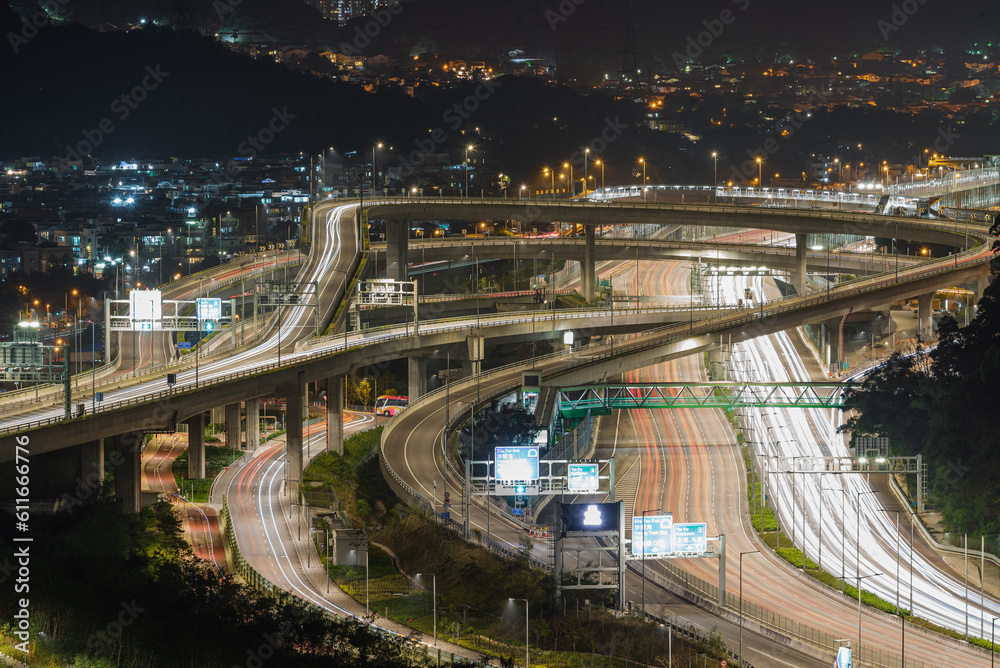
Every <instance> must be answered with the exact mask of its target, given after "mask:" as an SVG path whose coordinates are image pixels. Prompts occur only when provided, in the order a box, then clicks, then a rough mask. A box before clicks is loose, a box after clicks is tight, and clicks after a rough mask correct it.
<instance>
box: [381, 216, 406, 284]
mask: <svg viewBox="0 0 1000 668" xmlns="http://www.w3.org/2000/svg"><path fill="white" fill-rule="evenodd" d="M409 234H410V226H409V224H408V222H407V221H405V220H387V221H385V248H386V254H387V257H386V265H385V275H386V276H387V277H388V278H391V279H393V280H395V281H405V280H406V279H407V271H406V264H407V259H406V247H407V241H409V239H408V237H409Z"/></svg>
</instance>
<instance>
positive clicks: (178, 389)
mask: <svg viewBox="0 0 1000 668" xmlns="http://www.w3.org/2000/svg"><path fill="white" fill-rule="evenodd" d="M390 206H398V207H402V209H403V210H404V211H411V210H414V208H421V209H422V208H424V207H428V206H429V207H431V214H432V215H437V214H439V213H440V212H447V211H449V209H448V205H446V204H442V203H439V202H435V203H433V205H429V204H427V203H426V202H415V203H405V202H404V203H400V204H396V205H387V204H379V205H376V206H375V207H373V208H376V209H382V210H387V208H388V207H390ZM438 207H441V208H438ZM455 207H456V209H455V211H452V212H451V213H449V214H448V215H447V217H448V218H455V217H458V215H459V214H461V215H477V214H478V213H482V212H484V211H493V212H494V213H496V212H506V213H508V214H509V213H517V212H516V211H513V210H512V209H510V208H509V207H510V205H509V204H507V203H502V202H497V203H480V204H476V205H470V204H468V203H460V204H456V205H455ZM470 207H471V208H470ZM606 208H607V207H604V206H600V207H595V206H592V205H564V204H560V205H556V206H555V207H554V208H552V209H549V210H548V213H551V214H558V215H560V216H565V215H568V214H569V213H572V212H573V211H571V210H576V214H578V215H580V216H581V217H582V218H584V219H585V220H588V221H593V222H589V223H587V224H591V225H593V224H597V221H599V220H601V216H599V215H598V214H599V213H600V212H599V211H598V209H601V210H605V209H606ZM711 209H713V210H708V211H704V212H703V211H698V210H695V211H687V210H682V211H680V212H678V213H679V215H681V216H683V217H688V216H691V217H693V218H695V219H697V220H698V222H697V223H696V224H702V225H703V224H706V223H705V221H704V220H703V219H704V218H705V217H706V216H707V217H709V218H710V219H712V220H719V221H721V223H720V224H724V225H725V226H726V227H733V226H734V221H733V219H732V216H733V215H738V214H740V213H742V212H738V211H735V210H733V209H731V208H722V207H719V208H718V210H714V209H715V208H714V207H713V208H711ZM334 213H336V215H334ZM640 213H641V214H642V215H649V216H650V217H651V219H653V218H654V217H653V215H652V214H653V213H656V214H658V215H662V213H663V212H648V211H646V210H645V209H644V208H641V207H640ZM667 213H675V212H673V211H672V209H671V210H669V211H667ZM622 215H624V214H622ZM315 217H316V218H321V217H322V218H324V219H325V220H327V223H326V224H325V225H324V226H320V225H317V224H314V225H312V226H311V231H312V234H313V239H314V243H313V251H312V252H313V257H311V258H310V260H311V261H312V260H313V259H314V258H315V257H317V256H323V255H324V254H325V253H327V252H328V249H329V248H330V247H331V246H334V245H336V244H337V243H341V244H343V243H344V239H345V238H347V237H348V236H349V235H350V234H353V233H354V232H356V231H357V229H358V228H357V225H356V222H355V220H354V215H353V211H352V210H350V208H349V207H344V206H342V205H341V206H337V205H333V204H327V205H323V206H321V207H320V210H319V211H317V212H316V214H315ZM773 219H774V220H775V221H776V224H780V225H782V226H783V227H786V228H789V229H796V228H795V226H794V224H793V223H794V222H795V221H798V222H799V223H801V224H802V225H803V226H804V227H806V228H809V229H824V227H825V228H826V229H827V230H829V229H830V228H839V229H841V230H843V229H850V230H856V229H868V228H864V227H862V226H863V225H871V226H872V227H871V229H883V230H884V229H886V228H885V227H884V225H885V224H886V223H885V222H884V220H878V221H874V222H872V221H869V220H867V219H861V220H854V219H853V218H852V219H851V220H847V221H843V220H836V219H832V218H830V217H828V216H822V217H816V218H813V217H810V216H805V217H803V216H796V217H795V218H794V219H793V218H791V217H788V216H782V215H779V216H775V217H773ZM766 220H768V221H770V220H772V218H771V217H768V218H767V219H766ZM605 222H606V221H605ZM764 223H765V218H763V217H761V218H758V217H751V218H750V222H749V223H744V222H743V221H742V220H741V221H740V222H739V223H737V224H739V225H744V224H751V225H757V224H764ZM768 224H770V223H768ZM888 224H889V225H890V226H892V225H894V224H898V225H899V226H900V228H901V229H906V230H911V231H912V233H913V234H914V235H915V236H919V237H921V238H923V239H925V240H933V241H934V242H936V243H944V242H951V243H952V244H953V245H955V244H957V243H958V239H959V238H961V239H962V240H963V242H964V237H961V235H957V234H956V233H955V232H954V231H953V230H951V229H947V228H943V227H941V226H940V224H939V223H937V222H935V221H911V220H901V221H899V222H898V223H893V222H891V221H890V222H889V223H888ZM880 225H881V227H879V226H880ZM404 230H405V228H404ZM893 231H895V230H893ZM972 232H974V233H975V240H976V241H975V247H974V248H972V249H971V250H970V251H967V252H962V253H960V254H958V255H956V256H954V257H949V258H945V259H939V260H936V261H930V262H928V263H926V264H925V265H921V266H917V267H910V268H906V269H900V271H899V274H898V276H896V275H895V274H887V275H881V276H876V277H873V278H868V279H862V280H859V281H856V282H853V283H849V284H843V285H841V286H838V287H836V288H832V289H831V290H830V291H829V292H828V293H826V292H821V293H814V294H812V295H804V296H797V297H792V298H788V299H783V300H780V301H776V302H772V303H762V304H758V305H755V307H754V308H752V309H733V310H731V311H725V312H717V313H715V314H714V315H711V316H709V317H705V318H701V319H698V320H695V319H694V318H693V314H691V313H690V312H689V313H688V321H687V322H686V323H685V322H683V321H682V322H681V323H680V324H675V325H667V326H665V327H664V326H662V323H663V322H664V320H665V319H666V316H667V315H669V313H670V310H669V309H668V310H658V309H643V310H638V311H630V312H628V313H621V312H618V311H617V309H616V310H615V311H608V310H605V309H583V310H579V311H566V312H551V311H549V312H542V313H532V314H523V313H522V314H518V315H516V316H510V315H498V316H492V317H490V318H484V317H480V318H479V319H478V322H477V320H475V319H472V318H465V319H461V320H458V321H454V320H451V321H444V322H436V323H431V322H427V323H420V329H419V333H414V332H412V331H410V329H409V326H407V327H406V328H403V327H396V328H393V329H391V330H388V331H377V332H368V333H365V334H364V335H359V334H357V333H355V334H353V335H350V334H348V335H344V334H335V335H331V336H327V337H321V338H320V339H316V340H312V341H307V342H305V343H303V344H301V345H300V346H299V348H300V350H298V351H296V352H292V351H291V350H290V349H289V348H287V347H286V351H287V352H285V353H284V354H283V355H282V359H281V362H280V363H278V362H277V361H272V360H273V354H272V355H271V356H270V359H269V360H268V361H267V362H266V363H261V358H259V357H257V358H242V357H239V356H233V357H231V358H227V359H225V360H222V361H218V362H215V363H213V365H210V366H208V368H206V369H203V371H202V376H201V379H200V381H198V382H192V380H193V378H192V374H191V373H190V371H188V372H187V373H186V374H185V375H184V376H182V381H181V383H180V384H179V385H177V386H175V387H173V388H168V387H167V386H166V383H165V379H164V378H163V377H162V374H158V375H156V376H154V377H144V376H139V377H137V378H135V379H132V380H130V381H127V382H126V381H120V384H121V387H118V388H113V389H112V388H109V390H108V394H109V397H108V401H107V402H105V404H104V405H102V406H101V407H100V408H99V409H98V411H97V412H96V413H88V414H86V415H84V416H83V417H78V418H74V419H71V420H65V419H63V418H62V415H61V412H60V411H59V410H58V409H53V410H49V411H48V412H45V411H41V412H36V413H35V414H32V415H29V416H24V417H16V416H12V417H8V418H7V419H6V420H4V421H3V422H4V424H3V425H2V431H0V461H7V460H10V459H12V458H13V456H14V448H15V443H16V439H17V438H21V439H25V438H27V439H28V440H29V442H30V444H31V449H32V452H33V453H36V454H42V453H45V452H51V451H55V450H60V449H64V448H68V447H73V446H78V445H84V444H87V443H92V442H94V441H96V440H98V439H101V438H108V437H112V438H116V439H118V440H119V444H120V445H121V446H122V448H121V449H122V451H123V452H126V453H127V456H125V457H124V458H123V459H124V461H122V462H118V466H119V485H120V487H121V490H120V491H121V493H122V496H123V498H126V499H130V500H131V501H130V502H129V503H127V504H126V507H128V508H131V509H135V508H137V504H138V484H139V467H138V447H136V446H137V443H138V439H137V437H136V434H139V435H141V434H143V433H147V432H151V431H172V430H175V429H176V428H177V425H178V423H180V422H183V421H188V423H189V426H190V433H191V435H192V438H191V445H190V447H191V448H192V459H197V457H195V452H196V451H197V450H198V449H203V446H204V443H203V441H201V436H200V435H202V434H203V424H204V413H205V411H206V410H208V409H210V408H212V407H218V406H225V407H226V410H227V416H230V415H233V413H232V411H235V419H227V424H228V425H229V426H227V432H228V435H229V438H230V439H231V442H238V441H239V440H240V433H239V424H240V419H239V417H240V415H239V413H240V402H246V403H247V420H246V424H247V434H246V436H247V443H248V446H249V447H255V446H256V443H257V435H256V433H255V432H256V429H257V417H256V412H254V411H251V408H250V406H251V404H252V403H253V402H256V401H257V400H258V399H259V398H260V397H264V396H279V397H284V398H285V400H286V401H287V403H288V412H289V414H290V417H289V419H288V424H289V433H288V445H287V457H288V461H289V469H290V471H289V475H290V479H291V480H292V481H301V471H302V460H301V457H302V454H301V453H302V448H301V445H302V422H301V420H298V419H295V417H294V416H297V415H298V416H301V415H302V411H303V405H304V399H303V393H304V391H305V387H306V384H307V383H311V382H317V381H320V382H321V381H324V380H325V381H327V387H328V393H329V394H328V397H329V402H328V408H327V413H328V419H329V429H330V431H331V434H330V443H331V444H332V445H333V447H334V448H336V447H337V446H338V445H339V444H340V443H341V441H342V423H341V412H340V407H341V406H342V403H343V397H342V388H343V382H342V377H343V376H344V375H345V374H348V373H353V372H354V371H356V370H358V369H364V368H365V367H369V366H372V365H377V364H379V363H381V362H385V361H387V360H391V359H399V358H409V359H410V360H411V370H415V371H416V372H417V376H418V377H419V375H420V360H421V358H424V357H426V356H430V355H433V354H441V353H442V352H444V351H445V350H448V349H449V347H452V346H458V347H459V348H463V347H464V348H465V349H466V351H467V353H468V355H469V357H470V358H471V359H472V360H473V365H474V368H475V366H478V360H480V359H481V358H482V351H483V349H484V341H485V340H486V339H499V340H527V339H532V338H537V337H539V336H546V335H549V336H550V335H551V334H552V333H553V332H557V331H558V332H562V331H563V330H566V329H571V330H573V331H575V332H577V333H579V334H580V335H581V336H596V335H602V334H607V333H610V332H612V331H618V332H622V331H638V330H642V329H650V328H654V329H652V330H651V331H648V332H647V333H645V334H641V335H639V336H637V337H635V338H630V339H628V340H627V342H626V343H622V344H619V345H617V346H615V347H614V350H613V352H612V351H611V350H606V351H605V350H601V351H598V353H597V354H595V355H594V356H592V357H584V356H580V355H576V356H575V359H574V360H573V363H572V364H571V365H569V366H566V367H563V368H562V369H561V370H560V373H559V375H558V376H555V377H552V378H546V379H545V383H546V384H551V385H580V384H585V383H591V382H595V381H600V380H601V379H602V378H606V377H608V376H611V375H617V374H620V373H622V372H624V371H628V370H631V369H635V368H641V367H644V366H648V365H650V364H654V363H656V362H660V361H663V360H668V359H673V358H676V357H680V356H683V355H688V354H691V353H694V352H698V351H703V350H709V349H711V348H713V347H714V346H716V345H718V342H719V340H720V338H721V337H725V338H729V337H731V338H732V339H733V340H736V341H740V340H746V339H750V338H753V337H756V336H760V335H762V334H768V333H771V332H776V331H781V330H784V329H788V328H790V327H795V326H798V325H801V324H803V323H806V322H818V321H823V320H834V321H836V322H839V320H840V319H841V318H843V317H844V314H845V313H847V312H849V311H850V310H852V309H853V310H860V309H867V308H874V307H878V306H881V305H884V304H886V303H888V302H891V301H896V300H899V299H903V298H909V297H912V296H914V295H922V297H921V318H922V322H927V323H929V315H930V313H929V309H930V297H931V296H932V295H933V293H934V292H935V290H936V289H938V288H940V287H942V286H950V285H954V284H958V283H968V282H976V281H979V282H980V283H983V281H984V280H985V276H986V272H987V267H988V262H989V251H988V249H986V248H985V247H984V246H983V245H981V244H982V242H983V241H984V240H985V238H986V237H985V235H984V234H982V232H981V231H977V230H972ZM851 233H857V232H851ZM403 238H404V239H405V238H406V236H405V234H404V235H403ZM587 243H591V241H588V242H587ZM390 246H392V242H391V240H390ZM403 247H404V249H405V244H403ZM404 257H405V253H404ZM364 259H365V253H361V254H360V255H359V254H355V253H347V254H341V256H338V257H336V258H334V259H331V260H330V261H329V262H326V263H323V262H320V263H318V264H315V263H314V265H313V266H311V267H308V268H307V269H306V271H303V272H302V275H303V277H308V276H309V273H310V272H320V273H322V274H324V275H328V276H329V277H330V280H329V281H328V282H327V283H326V285H325V290H326V292H327V294H328V295H330V296H328V297H327V299H329V301H327V302H326V303H325V304H324V305H325V306H326V308H327V309H328V311H333V310H335V309H336V308H337V306H338V303H339V301H340V300H341V299H342V295H343V294H345V292H346V290H347V285H348V283H349V282H350V280H352V277H354V276H356V275H358V273H359V272H360V271H362V265H363V262H364ZM398 259H401V258H397V260H398ZM403 266H405V262H404V264H403ZM303 280H308V278H304V279H303ZM338 295H339V296H338ZM285 310H286V311H289V312H290V314H291V315H294V314H295V313H296V312H297V311H296V310H295V309H294V308H292V307H289V308H288V309H285ZM674 312H675V313H674V314H675V315H676V309H674ZM310 317H311V316H310ZM681 319H682V318H681ZM288 320H290V321H291V320H292V318H288ZM306 320H307V321H308V320H309V318H306ZM270 331H272V332H273V329H272V330H270ZM285 335H286V336H288V331H287V330H286V334H285ZM297 336H298V337H299V338H301V331H299V332H297ZM279 337H280V330H279ZM259 345H261V346H263V345H264V344H263V343H261V344H259ZM420 384H421V383H418V385H417V391H416V392H415V395H417V396H418V395H419V394H420V392H421V389H420ZM118 397H121V398H118ZM233 424H235V431H234V430H233V427H232V425H233ZM251 432H253V433H251ZM140 438H141V436H140ZM122 439H124V440H122ZM129 439H131V440H130V441H129ZM203 465H204V464H203V460H202V466H203ZM203 475H204V474H203V469H202V477H203Z"/></svg>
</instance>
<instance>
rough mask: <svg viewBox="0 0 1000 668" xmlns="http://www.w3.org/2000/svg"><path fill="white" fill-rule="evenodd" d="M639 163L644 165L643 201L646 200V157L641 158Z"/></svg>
mask: <svg viewBox="0 0 1000 668" xmlns="http://www.w3.org/2000/svg"><path fill="white" fill-rule="evenodd" d="M639 164H640V165H642V201H643V202H645V201H646V159H645V158H639Z"/></svg>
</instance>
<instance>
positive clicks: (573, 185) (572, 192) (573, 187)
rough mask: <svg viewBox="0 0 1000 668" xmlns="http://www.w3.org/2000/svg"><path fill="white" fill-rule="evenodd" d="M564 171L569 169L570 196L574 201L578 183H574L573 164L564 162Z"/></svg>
mask: <svg viewBox="0 0 1000 668" xmlns="http://www.w3.org/2000/svg"><path fill="white" fill-rule="evenodd" d="M563 169H569V196H570V198H571V199H572V197H573V195H575V194H576V183H575V182H574V181H573V163H571V162H564V163H563Z"/></svg>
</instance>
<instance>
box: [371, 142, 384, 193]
mask: <svg viewBox="0 0 1000 668" xmlns="http://www.w3.org/2000/svg"><path fill="white" fill-rule="evenodd" d="M378 148H382V142H379V143H378V144H375V145H373V146H372V197H375V191H376V190H377V189H378V181H377V180H376V179H377V174H378V170H377V169H376V167H375V165H376V161H375V149H378Z"/></svg>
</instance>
